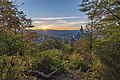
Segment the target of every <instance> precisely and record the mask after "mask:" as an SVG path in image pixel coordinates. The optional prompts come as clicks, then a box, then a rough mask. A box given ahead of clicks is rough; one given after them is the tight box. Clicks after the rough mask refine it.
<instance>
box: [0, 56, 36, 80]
mask: <svg viewBox="0 0 120 80" xmlns="http://www.w3.org/2000/svg"><path fill="white" fill-rule="evenodd" d="M31 62H32V61H31V60H30V58H29V56H27V55H25V56H20V55H16V56H7V55H2V56H0V79H1V80H14V79H17V80H24V79H32V80H35V78H34V77H32V76H27V75H26V73H25V70H27V69H28V68H31V67H32V63H31Z"/></svg>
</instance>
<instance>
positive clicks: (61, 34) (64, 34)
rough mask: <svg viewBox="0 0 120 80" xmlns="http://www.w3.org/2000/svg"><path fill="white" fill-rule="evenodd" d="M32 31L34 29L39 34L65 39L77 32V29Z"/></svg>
mask: <svg viewBox="0 0 120 80" xmlns="http://www.w3.org/2000/svg"><path fill="white" fill-rule="evenodd" d="M33 31H35V32H36V33H37V34H38V35H39V36H41V35H45V36H49V37H55V38H59V39H63V38H64V39H65V38H69V37H70V36H72V35H75V34H77V33H78V31H79V30H33Z"/></svg>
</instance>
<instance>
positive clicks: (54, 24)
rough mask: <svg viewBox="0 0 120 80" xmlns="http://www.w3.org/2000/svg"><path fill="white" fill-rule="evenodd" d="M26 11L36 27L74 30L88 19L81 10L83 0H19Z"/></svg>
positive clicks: (18, 2) (21, 8)
mask: <svg viewBox="0 0 120 80" xmlns="http://www.w3.org/2000/svg"><path fill="white" fill-rule="evenodd" d="M22 3H24V4H23V5H22V6H20V7H19V10H22V11H24V13H25V14H26V15H27V17H28V18H31V19H32V20H33V24H34V25H35V27H34V29H58V30H74V29H79V28H80V26H81V25H85V24H86V23H87V22H88V20H87V16H86V15H85V14H84V13H81V12H80V11H79V6H78V5H79V4H80V3H81V0H18V1H17V4H19V5H20V4H22Z"/></svg>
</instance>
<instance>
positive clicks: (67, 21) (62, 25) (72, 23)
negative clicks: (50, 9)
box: [33, 17, 88, 30]
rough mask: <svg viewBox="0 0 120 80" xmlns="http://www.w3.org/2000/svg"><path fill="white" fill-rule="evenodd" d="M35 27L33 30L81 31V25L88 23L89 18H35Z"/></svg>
mask: <svg viewBox="0 0 120 80" xmlns="http://www.w3.org/2000/svg"><path fill="white" fill-rule="evenodd" d="M33 23H34V25H35V27H34V28H33V29H43V27H47V28H48V29H61V30H66V29H67V30H68V29H69V30H70V29H71V30H72V29H79V28H80V26H81V25H86V24H87V23H88V20H87V18H81V17H55V18H33Z"/></svg>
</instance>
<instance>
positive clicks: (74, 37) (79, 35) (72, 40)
mask: <svg viewBox="0 0 120 80" xmlns="http://www.w3.org/2000/svg"><path fill="white" fill-rule="evenodd" d="M85 35H86V32H85V30H84V29H83V26H81V28H80V30H79V31H78V33H77V34H76V35H71V37H70V39H69V43H70V44H73V43H75V42H76V41H77V40H79V39H81V38H83V37H84V36H85Z"/></svg>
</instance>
